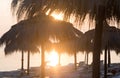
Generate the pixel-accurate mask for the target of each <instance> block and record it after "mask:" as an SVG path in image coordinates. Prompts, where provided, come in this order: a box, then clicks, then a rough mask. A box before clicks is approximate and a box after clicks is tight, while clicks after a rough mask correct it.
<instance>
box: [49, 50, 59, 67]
mask: <svg viewBox="0 0 120 78" xmlns="http://www.w3.org/2000/svg"><path fill="white" fill-rule="evenodd" d="M48 61H49V62H48V65H50V66H56V65H57V64H58V54H57V52H56V51H55V50H52V51H51V53H50V54H49V56H48Z"/></svg>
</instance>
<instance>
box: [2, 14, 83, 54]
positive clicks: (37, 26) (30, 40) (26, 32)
mask: <svg viewBox="0 0 120 78" xmlns="http://www.w3.org/2000/svg"><path fill="white" fill-rule="evenodd" d="M81 35H82V32H80V31H79V30H77V29H76V28H74V27H73V25H72V24H71V23H68V22H65V21H56V20H54V19H53V18H52V17H50V16H46V15H42V14H41V15H39V16H35V17H32V18H30V19H27V20H23V21H20V22H19V23H17V24H15V25H13V26H12V27H11V29H10V30H9V31H8V32H6V33H5V34H4V35H3V36H2V37H1V39H0V42H1V44H5V45H6V47H5V51H6V52H11V51H16V50H24V51H38V47H40V46H41V45H43V42H47V41H49V38H50V37H52V39H53V40H54V39H57V40H58V41H64V40H68V39H74V38H76V37H80V36H81ZM11 45H12V46H11Z"/></svg>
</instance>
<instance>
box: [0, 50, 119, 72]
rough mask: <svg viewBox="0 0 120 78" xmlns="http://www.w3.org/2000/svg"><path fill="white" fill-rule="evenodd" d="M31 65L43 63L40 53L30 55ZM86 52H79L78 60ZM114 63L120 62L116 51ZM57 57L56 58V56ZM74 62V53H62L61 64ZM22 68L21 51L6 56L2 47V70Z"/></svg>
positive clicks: (0, 57)
mask: <svg viewBox="0 0 120 78" xmlns="http://www.w3.org/2000/svg"><path fill="white" fill-rule="evenodd" d="M49 56H50V54H49V53H46V61H47V60H49V59H50V58H49ZM30 57H31V58H30V67H38V66H40V64H41V61H40V58H41V57H40V53H39V52H38V53H36V54H31V55H30ZM84 58H85V54H84V53H82V52H79V53H78V54H77V62H78V63H79V62H81V61H84ZM111 58H112V59H111V61H112V63H119V62H120V56H119V55H116V53H115V52H114V51H112V52H111ZM55 59H56V58H55ZM103 59H104V54H102V55H101V60H103ZM91 62H92V53H90V54H89V64H91ZM71 63H74V57H73V56H72V55H67V54H62V55H61V65H68V64H71ZM26 66H27V53H25V55H24V67H25V68H26ZM20 68H21V52H14V53H13V54H10V55H7V56H5V54H4V49H3V48H0V71H12V70H17V69H20Z"/></svg>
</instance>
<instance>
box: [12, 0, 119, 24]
mask: <svg viewBox="0 0 120 78" xmlns="http://www.w3.org/2000/svg"><path fill="white" fill-rule="evenodd" d="M11 5H12V6H11V8H12V10H13V11H14V12H16V11H17V16H18V19H19V18H20V17H21V15H24V14H26V17H28V18H29V17H32V16H34V15H37V14H39V13H40V12H45V13H46V12H47V11H48V10H49V11H50V13H51V12H53V11H60V12H62V13H63V14H65V17H67V18H69V17H70V16H71V14H73V15H75V17H76V18H77V19H80V20H84V18H85V16H86V15H87V14H89V17H90V19H91V20H93V19H95V18H96V14H97V12H98V8H99V7H100V6H102V7H103V8H104V9H105V12H104V14H105V17H104V19H110V20H111V18H115V20H117V21H118V22H119V20H120V1H119V0H12V4H11ZM17 7H18V8H17Z"/></svg>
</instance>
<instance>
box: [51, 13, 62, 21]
mask: <svg viewBox="0 0 120 78" xmlns="http://www.w3.org/2000/svg"><path fill="white" fill-rule="evenodd" d="M51 16H53V17H54V18H55V19H56V20H63V14H62V13H56V12H54V13H52V14H51Z"/></svg>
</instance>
